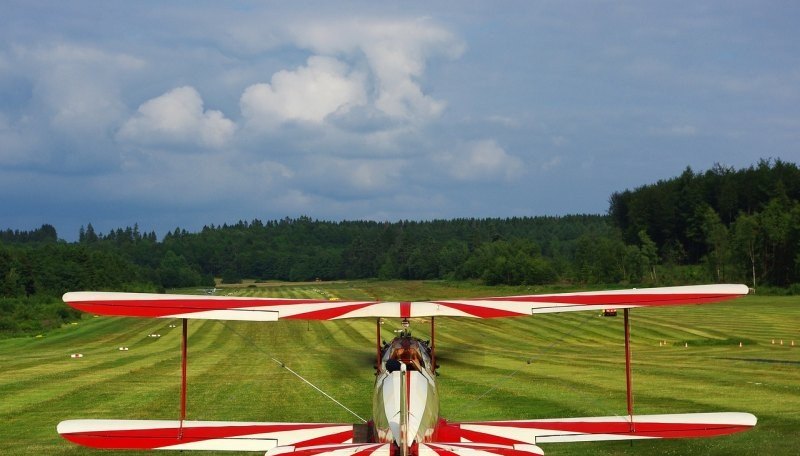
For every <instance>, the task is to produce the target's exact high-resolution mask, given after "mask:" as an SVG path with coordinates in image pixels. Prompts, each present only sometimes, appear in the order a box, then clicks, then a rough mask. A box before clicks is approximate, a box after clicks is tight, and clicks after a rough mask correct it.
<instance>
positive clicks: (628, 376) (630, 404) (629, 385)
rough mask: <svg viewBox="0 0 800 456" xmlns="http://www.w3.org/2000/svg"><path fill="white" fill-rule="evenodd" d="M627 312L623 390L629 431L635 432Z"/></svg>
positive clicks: (629, 327) (629, 333)
mask: <svg viewBox="0 0 800 456" xmlns="http://www.w3.org/2000/svg"><path fill="white" fill-rule="evenodd" d="M628 310H630V309H624V311H623V312H624V313H623V315H624V316H625V386H626V388H625V390H626V391H627V400H628V418H629V419H630V431H631V432H635V431H636V426H635V425H634V424H633V379H632V378H631V326H630V322H629V321H628Z"/></svg>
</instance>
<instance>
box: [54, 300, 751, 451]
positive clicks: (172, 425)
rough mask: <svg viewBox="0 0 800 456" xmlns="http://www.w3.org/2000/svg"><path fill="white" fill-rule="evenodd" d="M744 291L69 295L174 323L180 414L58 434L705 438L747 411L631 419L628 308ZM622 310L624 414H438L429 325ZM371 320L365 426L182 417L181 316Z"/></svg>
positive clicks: (436, 446)
mask: <svg viewBox="0 0 800 456" xmlns="http://www.w3.org/2000/svg"><path fill="white" fill-rule="evenodd" d="M747 292H748V288H747V287H746V286H744V285H700V286H686V287H667V288H650V289H633V290H621V291H598V292H581V293H562V294H545V295H529V296H510V297H493V298H481V299H448V300H440V301H425V302H378V301H328V300H314V299H280V298H243V297H221V296H192V295H164V294H134V293H103V292H75V293H67V294H65V295H64V298H63V299H64V301H65V302H66V303H68V304H69V305H71V306H72V307H74V308H76V309H80V310H82V311H85V312H90V313H94V314H100V315H113V316H128V317H151V318H180V319H183V345H182V354H183V356H182V372H183V376H182V384H181V416H180V419H178V420H104V419H88V420H69V421H63V422H61V423H60V424H59V425H58V432H59V434H61V435H62V436H63V437H64V438H66V439H68V440H70V441H72V442H75V443H77V444H80V445H85V446H89V447H94V448H114V449H159V450H217V451H220V450H221V451H226V450H229V451H259V452H266V455H267V456H276V455H279V454H287V456H289V455H288V454H289V453H291V454H292V455H291V456H328V455H330V456H345V455H355V456H373V455H374V456H395V455H397V456H400V455H402V456H408V455H412V456H456V455H458V456H497V455H500V456H532V455H543V454H544V452H543V450H542V449H541V448H540V447H538V446H537V445H539V444H546V443H552V442H587V441H601V440H634V439H660V438H681V437H709V436H717V435H724V434H731V433H734V432H739V431H743V430H746V429H749V428H751V427H753V426H755V424H756V417H755V416H753V415H751V414H749V413H736V412H724V413H689V414H667V415H634V413H633V406H632V405H633V404H632V400H631V387H630V336H629V334H630V333H629V329H628V328H629V326H628V310H629V309H631V308H636V307H657V306H671V305H683V304H706V303H713V302H719V301H724V300H728V299H732V298H736V297H739V296H743V295H746V294H747ZM612 308H613V309H623V310H624V312H625V348H626V373H627V381H628V414H627V415H626V416H608V417H588V418H566V419H539V420H519V421H477V422H450V421H447V420H445V419H443V418H442V417H441V416H440V415H439V398H438V393H437V388H436V368H437V366H436V352H435V340H434V320H435V318H436V317H469V318H498V317H513V316H522V315H532V314H540V313H552V312H570V311H582V310H608V309H612ZM384 317H388V318H400V319H403V321H404V322H407V321H408V319H409V318H416V317H428V318H430V319H431V340H430V341H423V340H420V339H417V338H414V337H412V336H411V335H410V333H409V332H407V331H404V332H402V333H400V335H398V336H397V337H395V338H394V339H393V340H392V341H391V342H389V343H384V344H381V339H380V335H381V332H380V319H381V318H384ZM341 318H375V319H377V322H376V327H377V331H376V333H377V338H378V339H377V343H376V361H377V375H376V381H375V393H374V395H373V406H372V411H373V415H372V419H371V420H370V421H368V422H367V423H366V424H352V423H269V422H267V423H261V422H227V421H188V420H186V419H185V416H186V328H187V320H189V319H214V320H246V321H265V322H268V321H277V320H281V319H304V320H334V319H341Z"/></svg>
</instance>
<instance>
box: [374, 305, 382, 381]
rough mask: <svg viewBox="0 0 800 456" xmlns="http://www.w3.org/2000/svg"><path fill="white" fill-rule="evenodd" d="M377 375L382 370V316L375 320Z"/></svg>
mask: <svg viewBox="0 0 800 456" xmlns="http://www.w3.org/2000/svg"><path fill="white" fill-rule="evenodd" d="M375 349H376V350H377V352H376V354H375V375H378V373H379V372H380V371H381V318H380V317H378V318H377V319H376V320H375Z"/></svg>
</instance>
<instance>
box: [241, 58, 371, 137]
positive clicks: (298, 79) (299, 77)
mask: <svg viewBox="0 0 800 456" xmlns="http://www.w3.org/2000/svg"><path fill="white" fill-rule="evenodd" d="M366 101H367V94H366V89H365V87H364V78H363V75H361V74H360V73H359V72H357V71H351V70H350V68H348V66H347V65H346V64H344V63H342V62H340V61H339V60H337V59H335V58H331V57H322V56H312V57H310V58H309V59H308V61H307V63H306V65H305V66H302V67H300V68H297V69H296V70H294V71H288V70H283V71H279V72H277V73H275V74H274V75H273V76H272V79H271V83H270V84H265V83H262V84H255V85H251V86H250V87H248V88H247V89H246V90H245V91H244V93H243V94H242V97H241V99H240V101H239V104H240V107H241V109H242V115H243V116H244V117H245V118H246V119H247V120H248V121H249V122H256V123H258V124H266V125H273V124H276V123H282V122H285V121H302V122H311V123H321V122H323V121H324V120H325V118H326V117H327V116H328V115H330V114H333V113H342V112H346V111H348V110H349V109H351V108H352V107H354V106H360V105H363V104H365V103H366Z"/></svg>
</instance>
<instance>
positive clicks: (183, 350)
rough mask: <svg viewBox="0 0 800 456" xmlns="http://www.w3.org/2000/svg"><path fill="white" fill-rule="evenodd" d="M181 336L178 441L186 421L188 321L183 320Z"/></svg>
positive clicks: (181, 436)
mask: <svg viewBox="0 0 800 456" xmlns="http://www.w3.org/2000/svg"><path fill="white" fill-rule="evenodd" d="M182 321H183V325H182V326H183V335H182V337H181V424H180V431H179V432H178V440H180V439H182V438H183V422H184V421H185V420H186V352H187V345H188V344H187V337H186V336H187V333H188V332H189V320H187V319H185V318H183V319H182Z"/></svg>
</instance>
